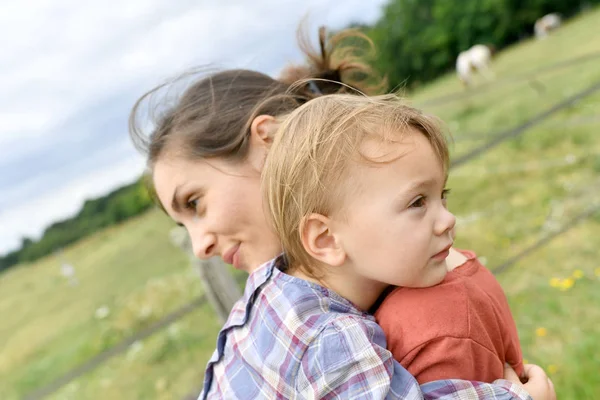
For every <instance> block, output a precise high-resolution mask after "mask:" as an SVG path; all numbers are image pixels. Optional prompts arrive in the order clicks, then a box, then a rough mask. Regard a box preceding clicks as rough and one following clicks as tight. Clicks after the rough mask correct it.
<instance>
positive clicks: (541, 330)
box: [535, 327, 548, 337]
mask: <svg viewBox="0 0 600 400" xmlns="http://www.w3.org/2000/svg"><path fill="white" fill-rule="evenodd" d="M535 334H536V335H537V336H539V337H544V336H546V335H547V334H548V331H547V330H546V328H542V327H540V328H537V329H536V330H535Z"/></svg>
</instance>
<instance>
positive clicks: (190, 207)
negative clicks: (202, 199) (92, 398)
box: [185, 199, 198, 210]
mask: <svg viewBox="0 0 600 400" xmlns="http://www.w3.org/2000/svg"><path fill="white" fill-rule="evenodd" d="M196 207H198V199H194V200H188V202H187V203H185V208H187V209H188V210H195V209H196Z"/></svg>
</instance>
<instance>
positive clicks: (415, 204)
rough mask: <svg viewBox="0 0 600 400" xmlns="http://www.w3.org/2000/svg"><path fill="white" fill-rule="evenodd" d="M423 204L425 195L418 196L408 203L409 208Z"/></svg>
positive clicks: (422, 205)
mask: <svg viewBox="0 0 600 400" xmlns="http://www.w3.org/2000/svg"><path fill="white" fill-rule="evenodd" d="M424 206H425V197H419V198H418V199H416V200H415V201H413V202H412V203H411V204H410V206H409V207H410V208H420V207H424Z"/></svg>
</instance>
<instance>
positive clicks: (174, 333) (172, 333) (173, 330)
mask: <svg viewBox="0 0 600 400" xmlns="http://www.w3.org/2000/svg"><path fill="white" fill-rule="evenodd" d="M167 334H168V335H169V337H170V338H171V339H175V338H176V337H178V336H179V326H178V325H177V324H173V325H171V326H169V329H167Z"/></svg>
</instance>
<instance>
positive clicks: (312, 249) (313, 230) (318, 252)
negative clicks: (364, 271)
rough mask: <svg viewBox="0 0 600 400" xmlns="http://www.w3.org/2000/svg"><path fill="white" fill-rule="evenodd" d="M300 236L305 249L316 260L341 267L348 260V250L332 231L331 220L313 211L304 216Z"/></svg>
mask: <svg viewBox="0 0 600 400" xmlns="http://www.w3.org/2000/svg"><path fill="white" fill-rule="evenodd" d="M300 229H301V231H300V237H301V239H302V246H304V250H306V252H307V253H308V254H309V255H310V256H311V257H312V258H314V259H315V260H317V261H319V262H322V263H324V264H327V265H331V266H333V267H339V266H340V265H342V264H343V263H344V261H345V260H346V252H345V251H344V249H343V248H342V246H340V243H339V242H338V240H337V238H336V237H335V235H334V234H333V233H332V231H331V220H330V219H329V218H328V217H326V216H324V215H322V214H317V213H313V214H310V215H308V216H306V217H305V218H304V221H303V224H302V226H301V228H300Z"/></svg>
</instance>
